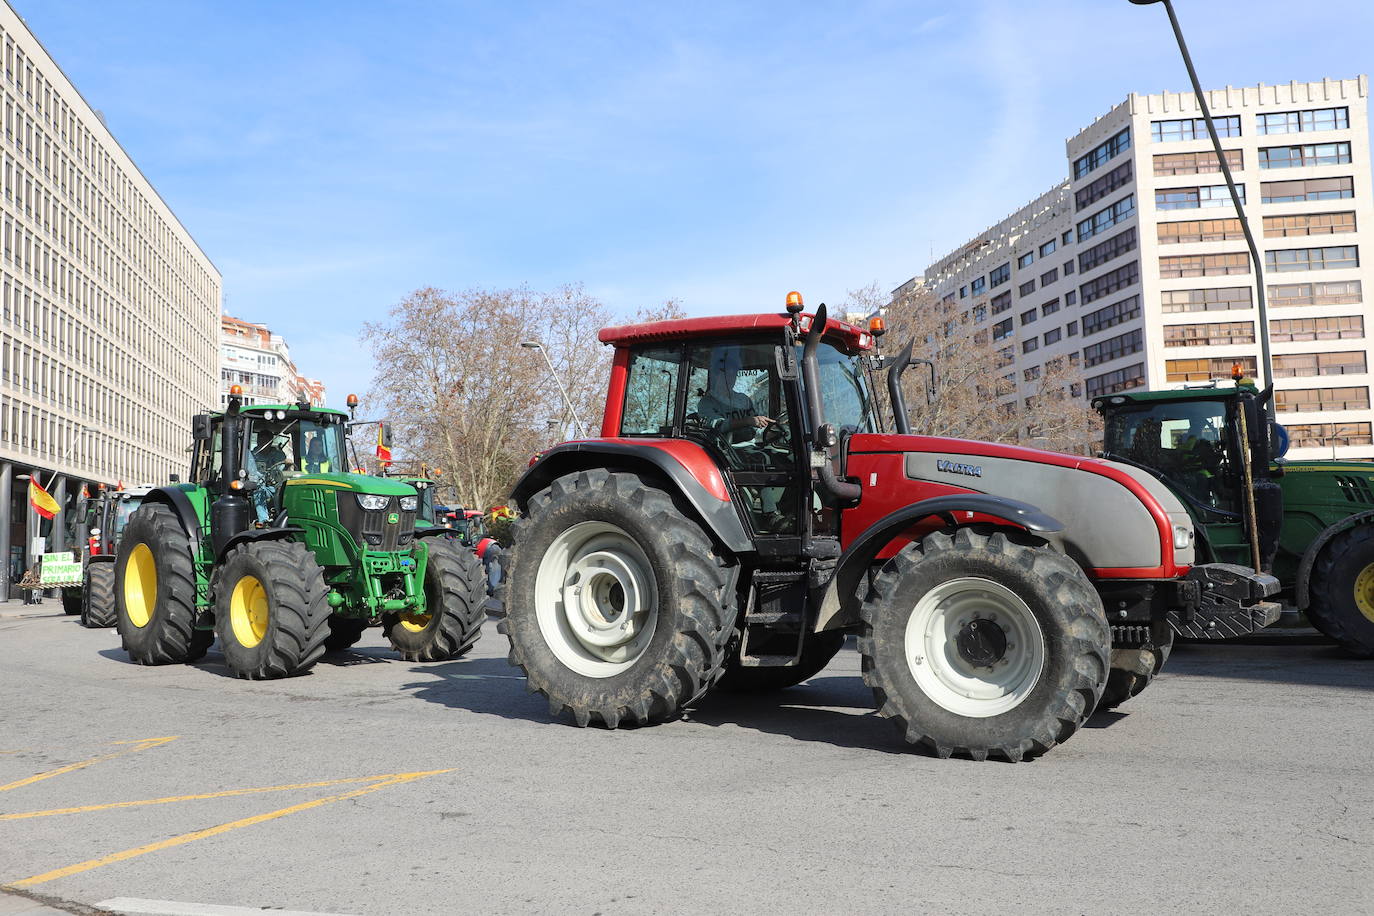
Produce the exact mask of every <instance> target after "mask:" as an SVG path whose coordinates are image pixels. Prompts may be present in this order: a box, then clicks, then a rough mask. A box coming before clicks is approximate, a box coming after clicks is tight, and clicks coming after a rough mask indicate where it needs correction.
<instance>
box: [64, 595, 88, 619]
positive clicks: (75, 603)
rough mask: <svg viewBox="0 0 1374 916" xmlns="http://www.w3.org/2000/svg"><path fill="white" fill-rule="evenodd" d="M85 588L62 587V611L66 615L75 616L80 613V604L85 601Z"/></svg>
mask: <svg viewBox="0 0 1374 916" xmlns="http://www.w3.org/2000/svg"><path fill="white" fill-rule="evenodd" d="M85 595H86V590H85V589H84V588H64V589H62V613H64V614H66V615H67V616H68V617H75V616H76V615H77V614H80V613H81V606H82V605H83V604H84V603H85Z"/></svg>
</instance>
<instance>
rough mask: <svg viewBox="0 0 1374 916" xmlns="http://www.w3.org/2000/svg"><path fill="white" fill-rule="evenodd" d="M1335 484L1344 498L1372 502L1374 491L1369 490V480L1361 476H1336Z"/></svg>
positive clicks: (1352, 500)
mask: <svg viewBox="0 0 1374 916" xmlns="http://www.w3.org/2000/svg"><path fill="white" fill-rule="evenodd" d="M1336 486H1338V487H1340V489H1341V492H1342V493H1344V494H1345V498H1346V499H1348V500H1350V501H1351V502H1352V503H1374V493H1371V492H1370V488H1369V481H1367V480H1365V479H1364V478H1363V477H1341V476H1339V475H1338V476H1337V477H1336Z"/></svg>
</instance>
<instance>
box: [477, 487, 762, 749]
mask: <svg viewBox="0 0 1374 916" xmlns="http://www.w3.org/2000/svg"><path fill="white" fill-rule="evenodd" d="M527 508H528V515H527V517H526V518H524V519H522V520H520V521H517V522H516V524H515V529H514V535H515V543H514V546H513V548H512V550H511V552H510V553H509V554H507V558H508V560H509V563H508V565H507V568H508V570H509V575H508V577H507V582H506V588H505V602H504V603H505V607H504V608H503V610H502V613H503V615H504V617H503V619H502V620H501V623H500V625H499V628H500V630H501V632H503V633H505V634H506V635H507V636H508V637H509V638H510V644H511V651H510V662H511V664H513V665H517V666H519V667H520V668H521V669H522V670H523V671H524V672H525V676H526V678H527V679H528V685H529V687H530V689H531V690H534V691H537V692H539V693H541V694H543V695H544V696H545V697H547V698H548V700H549V710H550V712H551V713H552V714H554V715H562V714H564V713H566V714H569V715H571V716H572V718H573V721H574V722H576V723H577V724H578V725H580V726H586V725H588V724H590V723H592V722H597V723H600V724H603V725H605V726H606V727H608V728H616V727H617V726H619V725H620V724H622V723H626V724H634V725H644V724H648V723H650V722H660V721H663V720H665V719H668V718H670V717H672V716H674V715H676V714H677V713H678V711H679V710H680V709H681V708H682V707H684V706H686V705H687V704H689V703H691V702H693V701H695V700H696V699H697V698H698V697H700V696H701V695H702V694H704V693H705V692H706V691H707V689H709V688H710V686H711V685H712V684H713V683H714V682H715V681H716V680H717V679H718V678H719V676H720V673H721V671H722V669H723V668H724V665H725V650H726V646H727V645H728V643H729V641H730V637H731V636H732V635H733V633H734V625H735V614H736V607H737V604H736V600H735V594H734V583H735V571H734V569H733V568H732V567H731V566H729V565H728V564H727V562H726V560H725V559H723V558H722V556H721V554H720V552H719V551H718V550H717V549H716V547H715V546H714V545H713V543H712V542H711V539H710V538H709V537H708V536H707V535H706V533H705V532H704V531H702V529H701V527H700V526H699V525H697V523H696V522H694V521H692V520H691V518H690V517H689V516H688V514H687V511H686V510H685V509H684V508H683V507H682V506H680V505H678V503H677V501H676V500H675V499H674V498H673V496H671V495H670V494H669V493H668V492H666V491H664V490H663V489H661V488H660V487H659V485H658V484H657V483H655V482H653V481H651V480H647V479H645V478H643V477H640V476H639V475H638V474H634V473H629V472H610V471H605V470H601V469H596V470H590V471H583V472H580V473H577V474H571V475H568V476H566V477H561V478H559V479H557V480H555V481H554V482H553V483H552V484H550V486H549V487H548V488H547V489H545V490H542V491H540V492H539V493H537V494H535V495H534V496H533V497H531V498H530V500H529V503H528V507H527Z"/></svg>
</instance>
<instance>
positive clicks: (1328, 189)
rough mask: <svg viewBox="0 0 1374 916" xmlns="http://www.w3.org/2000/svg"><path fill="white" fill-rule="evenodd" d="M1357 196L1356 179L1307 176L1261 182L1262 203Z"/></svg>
mask: <svg viewBox="0 0 1374 916" xmlns="http://www.w3.org/2000/svg"><path fill="white" fill-rule="evenodd" d="M1354 196H1355V179H1354V178H1349V177H1344V178H1305V179H1300V180H1298V181H1265V182H1261V183H1260V203H1264V204H1292V203H1298V202H1301V201H1308V200H1338V199H1341V198H1345V197H1354Z"/></svg>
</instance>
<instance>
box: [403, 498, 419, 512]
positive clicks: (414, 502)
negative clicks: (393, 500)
mask: <svg viewBox="0 0 1374 916" xmlns="http://www.w3.org/2000/svg"><path fill="white" fill-rule="evenodd" d="M419 504H420V497H418V496H402V497H401V511H402V512H414V511H415V507H416V506H418V505H419Z"/></svg>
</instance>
